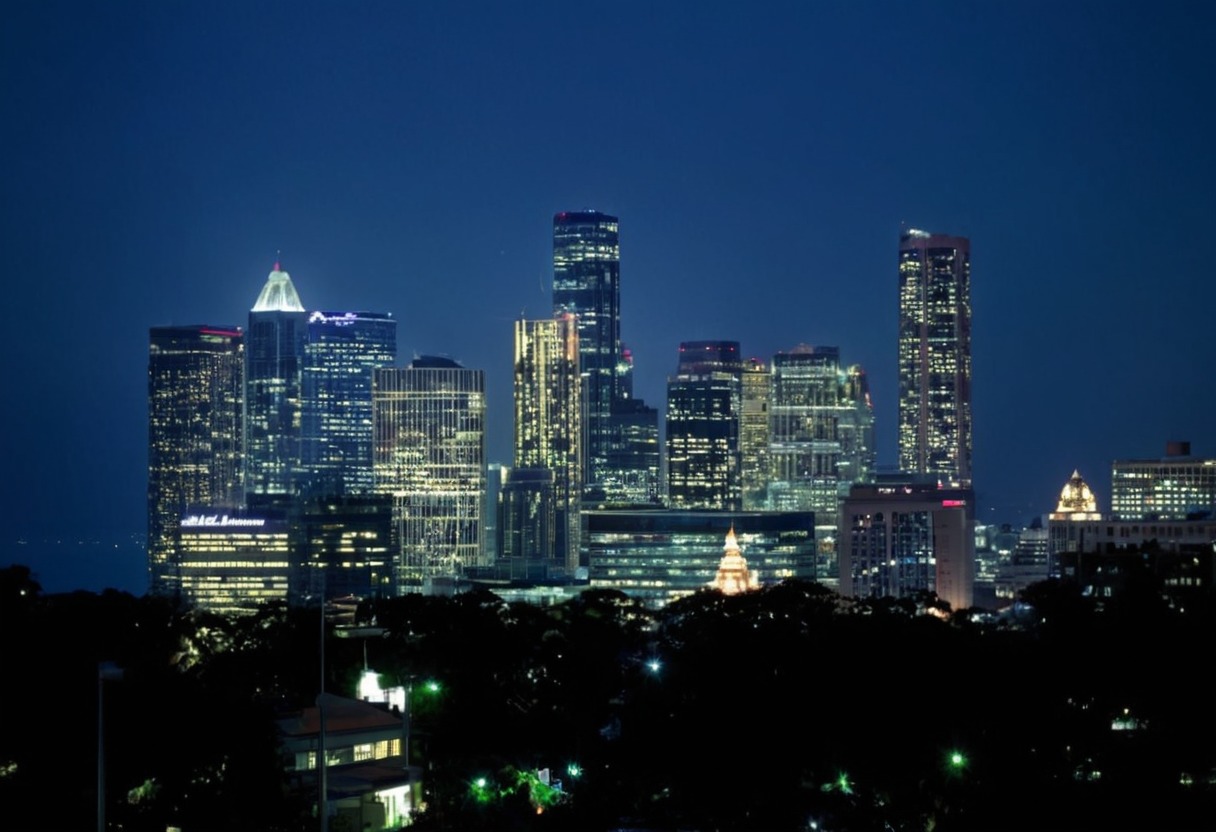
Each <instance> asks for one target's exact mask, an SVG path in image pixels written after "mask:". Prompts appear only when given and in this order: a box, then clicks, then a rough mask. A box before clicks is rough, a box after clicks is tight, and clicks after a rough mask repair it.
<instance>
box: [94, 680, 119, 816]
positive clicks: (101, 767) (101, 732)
mask: <svg viewBox="0 0 1216 832" xmlns="http://www.w3.org/2000/svg"><path fill="white" fill-rule="evenodd" d="M121 680H122V668H121V667H119V666H118V665H116V664H114V662H99V663H98V664H97V832H106V730H105V713H106V711H105V689H106V682H118V681H121Z"/></svg>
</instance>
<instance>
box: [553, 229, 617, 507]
mask: <svg viewBox="0 0 1216 832" xmlns="http://www.w3.org/2000/svg"><path fill="white" fill-rule="evenodd" d="M618 227H619V223H618V220H617V218H616V217H612V216H609V215H607V214H601V213H600V212H598V211H563V212H561V213H559V214H556V215H555V216H554V217H553V313H554V315H555V316H561V315H573V316H575V319H576V321H577V327H578V352H579V372H580V373H581V375H582V391H583V392H582V396H583V405H584V408H585V410H584V420H583V423H582V425H583V438H582V442H581V444H582V445H583V449H584V450H583V454H584V459H583V462H584V469H583V471H582V472H580V479H581V484H582V487H583V488H586V489H591V490H594V489H596V488H597V486H601V484H602V483H603V482H604V480H605V478H606V471H607V469H608V467H609V459H608V457H609V448H610V446H611V444H612V439H611V433H612V430H611V426H610V421H611V416H612V409H613V405H614V404H615V403H616V401H617V400H618V399H620V398H622V395H621V392H620V383H619V375H620V373H621V371H622V367H621V364H622V358H623V356H622V350H621V250H620V240H619V236H618Z"/></svg>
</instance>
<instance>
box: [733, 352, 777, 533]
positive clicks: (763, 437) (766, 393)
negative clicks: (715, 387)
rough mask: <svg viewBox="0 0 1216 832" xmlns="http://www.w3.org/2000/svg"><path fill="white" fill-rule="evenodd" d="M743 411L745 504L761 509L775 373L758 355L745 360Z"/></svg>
mask: <svg viewBox="0 0 1216 832" xmlns="http://www.w3.org/2000/svg"><path fill="white" fill-rule="evenodd" d="M742 389H743V413H742V416H741V417H740V420H739V457H740V465H741V468H742V470H741V475H740V476H741V479H742V482H743V508H744V509H746V510H748V511H757V510H760V509H763V508H766V507H767V505H768V481H769V436H770V430H769V409H770V406H771V404H772V390H773V377H772V373H771V372H770V371H769V367H768V365H767V364H766V363H765V362H763V361H761V360H760V359H758V358H750V359H748V360H747V361H745V362H744V364H743V375H742Z"/></svg>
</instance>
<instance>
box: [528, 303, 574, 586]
mask: <svg viewBox="0 0 1216 832" xmlns="http://www.w3.org/2000/svg"><path fill="white" fill-rule="evenodd" d="M582 411H583V406H582V388H581V385H580V379H579V351H578V327H577V321H576V319H575V316H574V315H571V314H568V313H563V314H559V315H557V316H556V317H554V318H550V319H548V320H540V321H525V320H520V321H516V322H515V467H516V468H547V469H549V470H550V471H552V472H553V492H552V493H553V501H554V515H555V525H556V530H555V535H554V538H555V551H554V553H553V560H554V563H553V564H552V568H553V569H554V570H558V571H561V572H564V573H565V574H566V575H571V574H573V572H574V570H575V569H577V568H578V566H579V506H580V504H581V501H582V470H583V445H582V429H581V426H582Z"/></svg>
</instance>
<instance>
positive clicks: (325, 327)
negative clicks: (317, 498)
mask: <svg viewBox="0 0 1216 832" xmlns="http://www.w3.org/2000/svg"><path fill="white" fill-rule="evenodd" d="M396 361H397V322H396V321H395V320H393V318H392V316H390V315H386V314H383V313H379V312H313V313H311V314H310V315H309V316H308V338H307V341H306V343H305V345H304V366H303V374H302V396H303V401H302V412H301V418H302V424H301V440H300V457H301V471H300V474H299V476H298V478H297V479H298V481H299V482H298V488H297V490H298V491H299V492H300V493H302V494H309V495H339V494H370V493H372V490H373V482H374V477H373V475H372V370H374V369H375V368H377V367H391V366H393V364H395V363H396Z"/></svg>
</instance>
